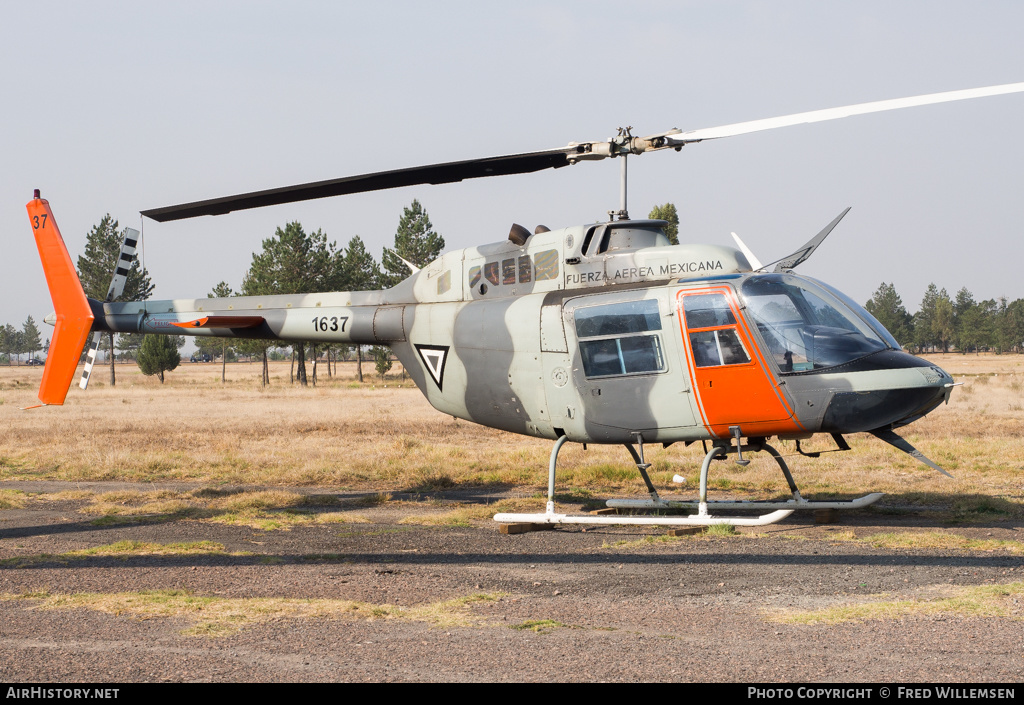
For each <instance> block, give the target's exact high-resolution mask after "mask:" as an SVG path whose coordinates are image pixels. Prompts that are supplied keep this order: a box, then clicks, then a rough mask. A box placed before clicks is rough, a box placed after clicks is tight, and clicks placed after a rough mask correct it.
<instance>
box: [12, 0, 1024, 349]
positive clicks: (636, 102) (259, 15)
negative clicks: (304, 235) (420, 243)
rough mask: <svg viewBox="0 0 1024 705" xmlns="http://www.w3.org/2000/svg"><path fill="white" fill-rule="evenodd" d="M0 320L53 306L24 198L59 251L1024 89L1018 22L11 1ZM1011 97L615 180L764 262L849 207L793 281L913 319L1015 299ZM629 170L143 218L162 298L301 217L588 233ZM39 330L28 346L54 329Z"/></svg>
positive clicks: (857, 9)
mask: <svg viewBox="0 0 1024 705" xmlns="http://www.w3.org/2000/svg"><path fill="white" fill-rule="evenodd" d="M0 12H2V13H3V14H2V21H0V94H2V103H0V106H2V115H3V119H2V129H0V232H2V234H3V238H4V244H5V247H4V249H3V258H2V260H0V282H2V284H0V286H2V287H3V291H4V292H5V295H4V296H3V297H2V299H0V324H2V323H7V322H11V323H14V324H15V325H19V326H20V324H21V322H23V321H24V320H25V317H26V316H27V315H29V314H31V315H33V316H34V317H35V318H36V319H37V320H39V319H41V318H42V317H43V316H44V315H46V313H48V312H49V311H50V310H52V306H51V304H50V301H49V296H48V294H47V290H46V286H45V282H44V279H43V274H42V269H41V267H40V265H39V263H38V256H37V253H36V251H35V246H34V242H33V238H32V235H31V230H30V229H29V225H28V218H27V215H26V212H25V208H24V204H25V203H26V202H27V201H29V200H30V199H31V196H32V189H33V188H39V189H41V190H42V193H43V196H44V197H45V198H47V199H49V201H50V203H51V205H52V207H53V209H54V213H55V216H56V219H57V222H58V224H59V225H60V228H61V231H62V233H63V235H64V238H65V241H66V242H67V245H68V248H69V250H70V251H71V254H72V256H73V257H77V256H78V255H79V254H80V253H81V251H82V249H83V247H84V242H85V234H86V233H87V232H88V230H89V229H90V228H91V227H92V226H93V225H94V224H95V223H97V222H98V221H99V220H100V218H101V217H102V216H103V215H104V214H105V213H108V212H109V213H111V214H112V215H113V216H114V217H116V218H118V219H119V220H120V223H121V225H122V226H123V225H131V226H133V227H139V223H140V218H139V215H138V212H139V211H140V210H143V209H146V208H154V207H158V206H165V205H171V204H175V203H180V202H183V201H191V200H198V199H204V198H212V197H216V196H224V195H229V194H234V193H239V192H244V191H250V190H256V189H263V188H271V187H275V186H284V185H288V184H293V183H301V182H306V181H313V180H318V179H327V178H333V177H339V176H347V175H352V174H359V173H365V172H373V171H380V170H385V169H393V168H399V167H403V166H413V165H418V164H428V163H433V162H439V161H449V160H456V159H469V158H473V157H482V156H490V155H497V154H508V153H513V152H521V151H532V150H537V149H546V148H550V147H558V146H562V145H564V144H566V143H568V142H570V141H582V140H595V139H605V138H607V137H609V136H611V135H613V134H614V132H615V129H616V128H617V127H618V126H620V125H632V126H633V127H634V128H635V129H634V133H635V134H640V135H643V134H649V133H653V132H661V131H664V130H667V129H669V128H672V127H680V128H683V129H694V128H699V127H710V126H715V125H722V124H728V123H733V122H740V121H744V120H752V119H757V118H763V117H772V116H775V115H783V114H788V113H794V112H800V111H804V110H814V109H818V108H827V107H833V106H838V105H845V104H849V103H858V102H864V101H871V100H880V99H885V98H896V97H902V96H909V95H916V94H921V93H930V92H937V91H946V90H955V89H960V88H971V87H977V86H987V85H993V84H998V83H1010V82H1016V81H1024V42H1021V40H1020V30H1021V27H1024V4H1022V3H1019V2H970V3H968V2H936V1H935V0H928V1H927V2H898V3H897V2H892V1H891V0H887V1H885V2H871V1H865V0H857V2H828V3H824V2H795V1H794V2H778V1H773V2H723V1H721V0H716V1H715V2H710V1H709V2H642V1H641V2H633V3H629V4H626V3H621V2H551V1H548V2H518V3H514V4H513V3H502V4H498V3H483V2H432V3H422V2H416V3H413V2H408V3H406V2H379V3H342V2H305V3H303V2H288V3H282V2H252V1H246V2H209V1H208V0H207V1H204V2H175V3H168V4H166V5H158V4H156V3H137V2H131V3H129V2H125V3H119V2H89V3H80V2H66V3H54V2H39V1H37V2H31V3H28V2H14V1H13V0H0ZM1021 124H1024V94H1021V95H1011V96H1003V97H995V98H985V99H980V100H975V101H968V102H961V103H954V104H949V105H940V106H931V107H923V108H914V109H909V110H903V111H897V112H892V113H885V114H880V115H873V116H866V117H856V118H850V119H846V120H839V121H835V122H830V123H823V124H819V125H811V126H801V127H792V128H787V129H782V130H775V131H771V132H764V133H759V134H752V135H745V136H739V137H733V138H728V139H724V140H717V141H713V142H705V143H702V144H697V145H691V146H689V147H687V148H685V149H684V150H683V151H682V152H681V153H675V152H671V151H669V152H659V153H654V154H648V155H644V156H642V157H639V158H634V159H631V160H630V211H631V214H632V215H633V216H634V217H645V216H646V214H647V212H648V211H649V210H650V208H651V207H652V206H653V205H654V204H657V203H664V202H666V201H672V202H674V203H675V204H676V205H677V207H678V208H679V212H680V216H681V221H682V225H681V232H680V238H681V239H682V240H692V241H698V242H713V243H718V244H726V245H731V244H732V241H731V239H730V237H729V232H730V231H733V230H734V231H736V232H738V233H739V234H740V235H741V236H742V237H743V238H744V240H745V241H746V243H747V244H748V245H749V246H750V247H751V248H752V249H753V250H754V252H755V253H757V254H758V256H759V257H760V258H761V259H762V261H765V262H767V261H771V260H774V259H777V258H779V257H781V256H783V255H785V254H787V253H789V252H791V251H793V250H794V249H795V248H796V247H798V246H799V245H801V244H802V243H803V242H805V241H806V240H807V239H809V238H810V237H811V236H812V235H813V234H814V233H816V232H817V231H818V230H819V229H820V228H821V227H823V226H824V225H825V224H826V223H828V222H829V221H830V220H831V219H832V218H833V217H834V216H835V215H836V214H838V213H839V212H840V211H841V210H842V209H843V208H845V207H846V206H853V210H852V211H851V213H850V215H849V216H847V218H846V220H845V221H844V222H843V223H842V224H841V225H840V226H839V228H838V229H837V230H836V231H834V232H833V234H832V235H831V236H830V238H829V240H828V241H826V243H825V244H824V245H823V246H822V247H821V248H819V250H818V251H817V252H816V253H815V255H814V256H813V257H812V258H811V259H810V260H809V261H808V262H807V263H805V264H804V265H801V267H800V270H799V271H801V272H803V273H806V274H810V275H812V276H816V277H818V278H821V279H825V280H826V281H828V282H830V283H832V284H834V285H836V286H838V287H839V288H840V289H842V290H844V291H845V292H846V293H848V294H850V295H851V296H853V297H854V298H856V299H858V300H860V301H864V300H866V299H867V298H868V297H869V296H870V295H871V293H872V292H873V291H874V289H875V288H876V287H877V286H878V284H879V283H880V282H882V281H886V282H894V283H895V284H896V287H897V290H898V291H899V292H900V294H901V295H902V296H903V300H904V303H905V304H906V305H907V307H908V308H909V309H910V310H912V311H913V310H915V309H916V308H917V306H918V303H919V302H920V300H921V297H922V295H923V293H924V289H925V287H926V286H927V285H928V283H929V282H935V283H936V284H937V285H938V286H940V287H946V288H947V289H949V290H950V293H951V294H953V293H955V290H956V289H957V288H959V287H961V286H966V287H968V288H969V289H970V290H971V291H972V292H973V293H974V294H975V297H976V298H977V299H979V300H980V299H985V298H995V297H998V296H1008V297H1010V298H1011V299H1014V298H1020V297H1024V282H1022V278H1021V276H1020V274H1019V270H1020V258H1021V257H1020V256H1021V254H1022V251H1024V248H1022V246H1021V242H1020V235H1021V229H1022V226H1021V224H1020V220H1021V219H1020V201H1021V197H1020V195H1019V194H1020V192H1021V189H1022V186H1024V179H1022V171H1024V136H1022V134H1021V130H1020V125H1021ZM618 174H619V164H618V161H617V160H613V161H605V162H600V163H590V164H586V163H585V164H580V165H577V166H574V167H567V168H564V169H559V170H557V171H549V172H546V173H540V174H534V175H521V176H509V177H501V178H495V179H485V180H474V181H468V182H465V183H462V184H450V185H444V186H421V187H411V188H405V189H398V190H392V191H383V192H378V193H373V194H364V195H358V196H346V197H340V198H334V199H326V200H320V201H311V202H306V203H297V204H292V205H285V206H276V207H272V208H264V209H259V210H254V211H248V212H241V213H234V214H230V215H226V216H219V217H216V218H212V217H204V218H198V219H194V220H185V221H179V222H176V223H168V224H158V223H155V222H153V221H147V222H146V223H145V227H144V237H145V239H144V255H145V266H146V267H147V268H148V269H149V271H150V273H151V275H152V278H153V281H154V283H155V284H156V292H155V297H156V298H175V297H192V296H203V295H205V294H206V293H207V292H208V291H209V290H210V289H211V288H212V287H213V286H214V285H215V284H217V282H219V281H221V280H226V281H227V282H228V283H229V284H230V285H231V286H232V287H236V288H237V287H238V286H239V285H240V284H241V279H242V275H243V273H244V272H245V270H246V269H247V268H248V266H249V263H250V261H251V254H252V252H253V251H254V250H256V249H258V248H259V247H260V243H261V240H262V239H263V238H265V237H269V236H270V235H272V234H273V232H274V229H275V228H276V227H278V226H281V225H283V224H285V223H286V222H288V221H291V220H298V221H301V222H302V224H303V225H304V226H305V227H306V228H307V229H309V230H315V229H317V228H322V229H323V230H325V231H326V232H327V233H328V236H329V237H330V238H331V239H334V240H337V241H338V242H339V244H344V243H345V242H347V241H348V239H349V238H350V237H352V236H353V235H357V234H358V235H360V236H361V237H362V238H363V239H364V240H365V241H366V243H367V245H368V246H369V247H370V248H371V250H372V251H373V252H374V253H375V254H376V255H377V256H379V255H380V251H381V248H382V247H383V246H385V245H387V244H390V243H391V242H392V241H393V237H394V231H395V227H396V225H397V223H398V218H399V216H400V215H401V212H402V207H403V206H406V205H408V204H409V203H410V202H411V201H412V200H413V199H414V198H418V199H419V200H420V201H421V202H422V203H423V204H424V206H425V207H426V209H427V210H428V212H429V213H430V217H431V220H432V221H433V223H434V226H435V228H436V229H437V230H438V232H440V233H441V234H442V235H444V237H445V240H446V241H447V245H448V248H449V249H455V248H461V247H466V246H470V245H475V244H480V243H486V242H493V241H497V240H503V239H505V238H506V237H507V234H508V229H509V226H510V225H511V224H512V223H513V222H518V223H521V224H523V225H525V226H527V227H528V228H530V229H531V230H532V229H533V227H534V226H535V225H536V224H538V223H544V224H545V225H547V226H549V227H551V228H558V227H562V226H567V225H575V224H580V223H586V222H593V221H596V220H600V219H604V218H605V217H606V216H605V212H606V211H608V210H611V209H615V208H617V207H618V193H619V184H618ZM47 332H48V329H47V330H44V334H46V333H47Z"/></svg>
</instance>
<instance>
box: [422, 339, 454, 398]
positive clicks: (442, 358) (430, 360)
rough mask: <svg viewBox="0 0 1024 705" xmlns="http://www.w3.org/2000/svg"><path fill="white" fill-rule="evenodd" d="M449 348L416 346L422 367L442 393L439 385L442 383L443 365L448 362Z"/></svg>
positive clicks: (446, 346)
mask: <svg viewBox="0 0 1024 705" xmlns="http://www.w3.org/2000/svg"><path fill="white" fill-rule="evenodd" d="M449 347H450V346H448V345H417V346H416V352H418V353H419V354H420V359H421V360H422V361H423V366H424V367H426V368H427V374H429V375H430V378H431V379H433V380H434V383H435V384H436V385H437V388H438V389H440V390H441V391H444V389H443V387H442V386H441V384H442V383H443V382H444V364H445V363H446V362H447V361H448V348H449Z"/></svg>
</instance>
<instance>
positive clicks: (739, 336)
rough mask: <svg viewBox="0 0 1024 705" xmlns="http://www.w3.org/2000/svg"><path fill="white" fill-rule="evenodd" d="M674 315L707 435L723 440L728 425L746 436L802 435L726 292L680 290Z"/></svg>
mask: <svg viewBox="0 0 1024 705" xmlns="http://www.w3.org/2000/svg"><path fill="white" fill-rule="evenodd" d="M676 310H677V311H678V314H679V323H680V331H681V334H682V339H683V344H684V346H685V347H686V349H687V351H688V352H689V358H690V369H689V373H690V380H691V383H692V385H693V389H694V390H696V392H697V395H696V396H697V400H698V404H699V407H700V413H701V417H702V419H703V422H704V424H705V426H706V427H707V429H708V431H710V432H711V433H712V434H714V435H715V436H717V437H719V438H727V437H729V435H730V433H729V427H730V426H739V427H740V429H741V432H742V434H743V435H744V436H761V435H773V434H776V433H789V432H798V431H800V430H801V427H800V426H799V424H798V423H797V422H796V421H795V420H794V414H793V408H792V406H791V404H790V402H789V400H788V399H787V398H786V395H785V393H784V392H783V391H782V389H780V387H779V385H778V383H777V382H776V378H775V377H774V375H773V374H772V373H771V372H770V371H769V369H768V368H767V366H766V360H765V358H764V355H763V354H762V353H761V351H760V350H759V348H758V347H757V343H756V341H755V338H754V336H753V335H752V333H751V332H750V328H749V326H748V325H747V323H746V321H745V320H744V318H743V316H742V312H741V310H740V307H739V305H738V302H737V300H736V295H735V293H734V292H733V290H732V289H731V288H730V287H728V286H717V287H708V288H701V289H683V290H680V291H679V292H678V293H677V294H676Z"/></svg>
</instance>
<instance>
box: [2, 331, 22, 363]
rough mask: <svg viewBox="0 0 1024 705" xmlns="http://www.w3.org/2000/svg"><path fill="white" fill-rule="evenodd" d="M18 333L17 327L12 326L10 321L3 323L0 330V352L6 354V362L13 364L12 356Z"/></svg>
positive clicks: (14, 352) (16, 344)
mask: <svg viewBox="0 0 1024 705" xmlns="http://www.w3.org/2000/svg"><path fill="white" fill-rule="evenodd" d="M19 336H20V333H19V332H18V329H17V328H15V327H14V326H12V325H11V324H10V323H8V324H7V325H5V326H4V327H3V329H2V330H0V352H2V353H4V354H5V355H7V364H8V365H13V364H14V356H15V354H16V352H17V350H18V337H19Z"/></svg>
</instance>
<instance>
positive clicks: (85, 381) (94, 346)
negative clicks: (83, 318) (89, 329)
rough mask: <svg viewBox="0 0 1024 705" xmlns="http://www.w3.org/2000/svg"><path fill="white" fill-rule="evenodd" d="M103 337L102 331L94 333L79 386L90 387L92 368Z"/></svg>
mask: <svg viewBox="0 0 1024 705" xmlns="http://www.w3.org/2000/svg"><path fill="white" fill-rule="evenodd" d="M102 339H103V334H102V333H93V334H92V343H91V344H90V345H89V352H87V353H86V354H85V368H84V369H83V370H82V379H81V380H79V382H78V386H79V387H81V388H82V389H88V387H89V378H90V377H92V368H93V365H95V364H96V353H97V352H98V351H99V349H100V341H101V340H102Z"/></svg>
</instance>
